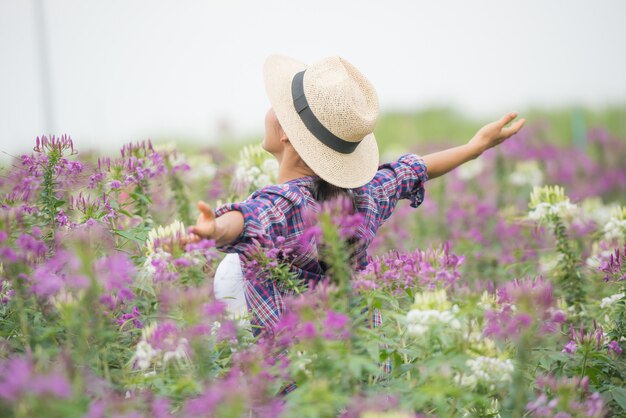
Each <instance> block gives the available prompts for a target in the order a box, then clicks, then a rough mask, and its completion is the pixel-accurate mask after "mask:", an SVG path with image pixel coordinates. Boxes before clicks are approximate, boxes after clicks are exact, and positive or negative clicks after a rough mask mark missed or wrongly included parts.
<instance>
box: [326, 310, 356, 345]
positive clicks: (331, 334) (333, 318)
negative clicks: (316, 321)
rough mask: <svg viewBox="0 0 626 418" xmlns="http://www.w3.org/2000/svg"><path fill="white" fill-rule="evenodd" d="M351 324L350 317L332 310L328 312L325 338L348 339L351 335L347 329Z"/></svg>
mask: <svg viewBox="0 0 626 418" xmlns="http://www.w3.org/2000/svg"><path fill="white" fill-rule="evenodd" d="M349 322H350V318H348V316H346V315H344V314H342V313H339V312H335V311H332V310H331V311H328V313H327V314H326V320H325V321H324V328H325V329H324V333H323V335H324V338H327V339H330V340H334V339H345V338H348V336H349V335H350V332H349V328H348V327H347V325H348V323H349Z"/></svg>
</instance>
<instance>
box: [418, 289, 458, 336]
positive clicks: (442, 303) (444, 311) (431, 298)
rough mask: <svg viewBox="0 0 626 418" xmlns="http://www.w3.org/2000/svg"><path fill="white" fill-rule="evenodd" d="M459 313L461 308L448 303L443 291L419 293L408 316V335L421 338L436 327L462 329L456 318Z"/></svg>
mask: <svg viewBox="0 0 626 418" xmlns="http://www.w3.org/2000/svg"><path fill="white" fill-rule="evenodd" d="M458 311H459V307H458V306H457V305H452V303H451V302H450V301H448V298H447V295H446V291H445V290H443V289H442V290H435V291H426V292H423V293H418V294H416V295H415V303H414V304H413V307H412V309H411V310H410V311H409V313H408V314H407V315H406V321H407V333H408V334H409V335H412V336H416V337H419V336H422V335H424V334H426V333H427V332H429V331H430V330H431V329H433V328H434V327H437V328H439V327H442V326H449V327H451V328H452V329H460V328H461V322H460V321H459V319H458V318H457V317H456V314H457V313H458Z"/></svg>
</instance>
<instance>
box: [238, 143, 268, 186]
mask: <svg viewBox="0 0 626 418" xmlns="http://www.w3.org/2000/svg"><path fill="white" fill-rule="evenodd" d="M277 174H278V162H277V161H276V159H275V158H274V157H273V156H272V155H271V154H270V153H269V152H267V151H265V150H264V149H263V148H262V147H261V145H260V144H259V145H248V146H247V147H244V148H243V149H242V150H241V152H240V153H239V161H238V162H237V169H236V171H235V180H234V184H235V187H234V188H235V192H236V193H238V194H247V193H250V192H252V191H254V190H257V189H260V188H263V187H265V186H269V185H270V184H274V183H276V176H277Z"/></svg>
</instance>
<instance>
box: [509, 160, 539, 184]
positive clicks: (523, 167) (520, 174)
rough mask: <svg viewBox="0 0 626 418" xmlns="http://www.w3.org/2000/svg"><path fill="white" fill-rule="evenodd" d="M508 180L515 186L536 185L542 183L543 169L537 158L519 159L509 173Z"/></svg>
mask: <svg viewBox="0 0 626 418" xmlns="http://www.w3.org/2000/svg"><path fill="white" fill-rule="evenodd" d="M509 182H510V183H511V184H513V185H515V186H533V187H537V186H540V185H541V183H543V171H541V167H539V163H538V162H537V160H527V161H520V162H518V163H517V164H515V170H514V171H513V172H512V173H511V174H510V175H509Z"/></svg>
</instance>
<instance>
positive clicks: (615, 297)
mask: <svg viewBox="0 0 626 418" xmlns="http://www.w3.org/2000/svg"><path fill="white" fill-rule="evenodd" d="M623 297H624V293H617V294H615V295H611V296H609V297H606V298H602V301H601V302H600V308H602V309H606V308H608V307H610V306H611V305H613V304H614V303H615V302H617V301H618V300H621V299H622V298H623Z"/></svg>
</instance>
